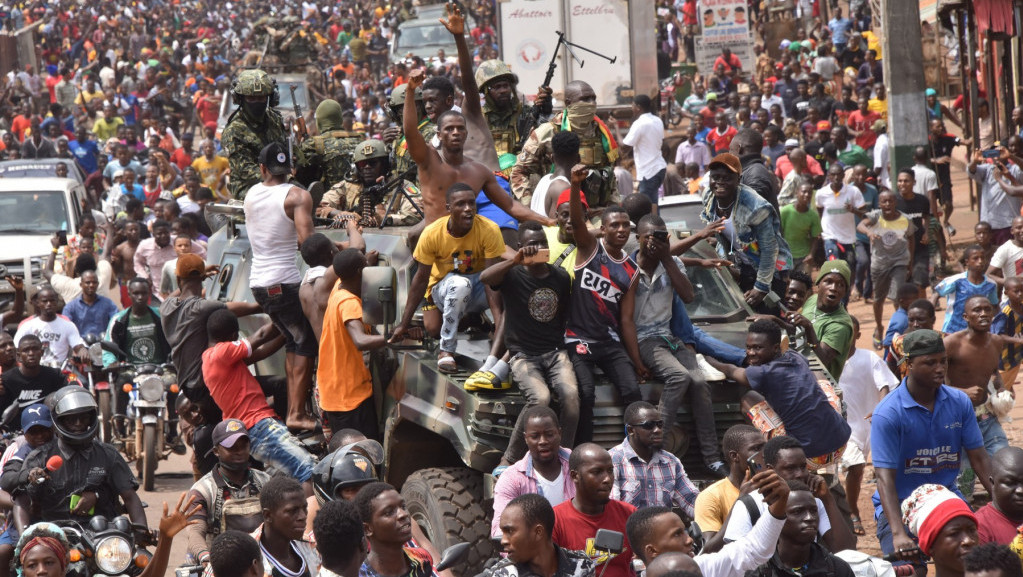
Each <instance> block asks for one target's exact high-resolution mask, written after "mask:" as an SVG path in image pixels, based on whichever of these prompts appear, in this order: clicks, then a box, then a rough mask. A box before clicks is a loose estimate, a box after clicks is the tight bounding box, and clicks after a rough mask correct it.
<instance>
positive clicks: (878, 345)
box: [874, 333, 884, 351]
mask: <svg viewBox="0 0 1023 577" xmlns="http://www.w3.org/2000/svg"><path fill="white" fill-rule="evenodd" d="M883 348H884V341H883V340H881V339H879V338H878V337H877V333H874V350H875V351H879V350H881V349H883Z"/></svg>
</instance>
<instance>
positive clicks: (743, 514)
mask: <svg viewBox="0 0 1023 577" xmlns="http://www.w3.org/2000/svg"><path fill="white" fill-rule="evenodd" d="M750 497H753V501H754V502H755V503H756V504H757V508H758V509H759V510H760V519H763V518H764V517H771V513H770V512H768V510H767V503H765V502H764V496H763V495H761V494H760V491H753V492H752V493H750ZM814 501H817V516H818V521H817V534H818V535H821V536H824V535H826V534H827V533H828V531H830V530H831V521H830V520H829V519H828V513H827V511H825V510H824V503H821V500H820V499H818V498H816V497H814ZM757 524H760V521H759V520H758V521H757ZM782 524H783V525H784V524H785V522H784V521H782ZM752 528H753V523H750V518H749V511H747V510H746V505H744V504H743V502H742V501H736V502H735V505H732V516H731V517H729V518H728V525H727V526H726V527H725V543H730V542H732V541H739V540H740V539H742V538H743V537H744V536H745V535H746V534H747V533H749V532H750V530H751V529H752ZM771 555H774V550H773V549H772V550H771Z"/></svg>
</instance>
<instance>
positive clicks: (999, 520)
mask: <svg viewBox="0 0 1023 577" xmlns="http://www.w3.org/2000/svg"><path fill="white" fill-rule="evenodd" d="M974 515H976V516H977V536H978V537H979V538H980V545H983V544H984V543H998V544H1000V545H1008V544H1009V543H1011V542H1012V540H1013V539H1015V538H1016V534H1017V531H1016V524H1015V523H1013V522H1012V521H1010V520H1009V519H1008V517H1006V516H1005V515H1003V514H1002V512H1001V511H999V510H998V509H995V507H994V505H993V504H992V503H988V504H987V505H984V506H983V507H981V508H980V509H977V512H976V513H974Z"/></svg>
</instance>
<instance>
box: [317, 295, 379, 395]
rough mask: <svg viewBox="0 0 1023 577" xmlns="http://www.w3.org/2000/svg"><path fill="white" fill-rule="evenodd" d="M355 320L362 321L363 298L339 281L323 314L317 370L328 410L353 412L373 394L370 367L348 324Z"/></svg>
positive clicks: (321, 392)
mask: <svg viewBox="0 0 1023 577" xmlns="http://www.w3.org/2000/svg"><path fill="white" fill-rule="evenodd" d="M353 320H354V321H358V322H360V323H361V322H362V300H360V299H359V297H357V296H355V295H354V294H352V293H350V292H348V291H346V290H345V289H343V288H341V283H340V282H338V283H337V284H336V285H335V286H334V289H333V290H332V291H330V298H329V299H328V300H327V309H326V311H325V312H324V314H323V332H322V333H321V334H320V359H319V362H318V365H317V370H316V382H317V386H318V387H319V391H320V407H321V408H322V409H323V410H324V411H332V412H333V411H353V410H355V409H356V408H358V406H359V405H360V404H362V402H363V401H365V400H366V399H368V398H369V397H370V396H372V395H373V380H372V378H371V377H370V374H369V369H367V368H366V364H365V362H363V360H362V353H361V352H360V351H359V349H357V348H355V342H354V341H352V337H351V335H349V334H348V328H347V327H346V326H345V324H346V323H347V322H348V321H353ZM363 328H364V329H365V325H363Z"/></svg>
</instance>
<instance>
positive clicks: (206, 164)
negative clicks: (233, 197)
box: [192, 156, 230, 196]
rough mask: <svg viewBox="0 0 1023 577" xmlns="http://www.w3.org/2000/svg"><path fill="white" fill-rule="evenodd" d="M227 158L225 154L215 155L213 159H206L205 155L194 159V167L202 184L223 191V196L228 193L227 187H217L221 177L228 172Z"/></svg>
mask: <svg viewBox="0 0 1023 577" xmlns="http://www.w3.org/2000/svg"><path fill="white" fill-rule="evenodd" d="M229 166H230V164H228V162H227V159H226V158H224V157H223V156H214V157H213V160H206V157H205V156H200V157H199V158H196V159H195V160H193V161H192V168H194V169H195V171H196V172H198V173H199V180H200V181H201V182H202V185H203V186H205V187H208V188H209V189H210V190H212V191H213V192H219V193H221V196H224V195H225V194H227V188H226V187H221V188H220V189H218V188H217V183H218V182H220V177H221V175H223V174H224V173H225V172H227V169H228V167H229Z"/></svg>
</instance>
